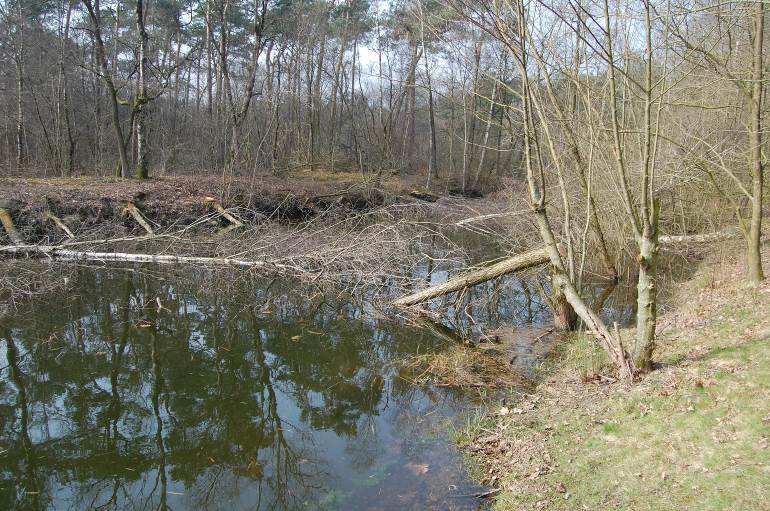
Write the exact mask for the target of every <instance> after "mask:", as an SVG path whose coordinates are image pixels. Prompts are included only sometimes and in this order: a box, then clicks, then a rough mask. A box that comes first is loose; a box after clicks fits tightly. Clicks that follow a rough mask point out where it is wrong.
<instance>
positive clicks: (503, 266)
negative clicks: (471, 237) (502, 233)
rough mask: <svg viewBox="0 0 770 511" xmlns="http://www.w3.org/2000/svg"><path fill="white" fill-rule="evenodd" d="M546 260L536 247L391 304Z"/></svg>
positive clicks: (405, 303)
mask: <svg viewBox="0 0 770 511" xmlns="http://www.w3.org/2000/svg"><path fill="white" fill-rule="evenodd" d="M547 262H548V251H547V250H546V249H545V248H538V249H536V250H531V251H529V252H525V253H523V254H519V255H516V256H513V257H511V258H508V259H505V260H503V261H500V262H499V263H495V264H493V265H491V266H487V267H485V268H481V269H480V270H475V271H471V272H468V273H465V274H463V275H460V276H457V277H455V278H452V279H449V280H447V281H446V282H444V283H442V284H438V285H436V286H431V287H428V288H426V289H423V290H422V291H418V292H416V293H413V294H411V295H407V296H402V297H401V298H399V299H397V300H395V301H394V302H393V305H398V306H402V307H406V306H409V305H415V304H418V303H420V302H424V301H426V300H430V299H432V298H437V297H439V296H442V295H446V294H449V293H452V292H454V291H460V290H462V289H465V288H467V287H472V286H475V285H476V284H481V283H482V282H486V281H487V280H492V279H494V278H497V277H500V276H502V275H506V274H508V273H513V272H516V271H519V270H524V269H526V268H531V267H532V266H538V265H540V264H544V263H547Z"/></svg>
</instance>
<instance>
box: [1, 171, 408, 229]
mask: <svg viewBox="0 0 770 511" xmlns="http://www.w3.org/2000/svg"><path fill="white" fill-rule="evenodd" d="M206 197H213V198H214V199H216V200H217V201H218V202H219V203H220V204H222V205H223V206H224V207H225V208H228V209H230V210H232V211H233V213H235V214H236V215H237V216H238V217H240V218H241V219H242V220H244V221H246V222H251V221H256V220H260V219H264V218H271V219H275V220H279V221H290V222H291V221H300V220H306V219H308V218H311V217H313V216H315V215H317V214H318V213H320V212H323V211H328V210H330V209H335V210H339V211H341V212H357V211H365V210H368V209H371V208H374V207H377V206H380V205H382V204H384V203H385V201H386V200H394V198H395V197H398V191H394V190H384V189H382V188H378V187H375V186H372V185H370V184H368V183H365V182H363V181H362V180H361V179H355V178H352V177H345V176H343V177H336V178H335V179H333V180H332V179H328V180H323V179H321V180H319V179H317V178H312V179H311V178H310V177H305V178H303V177H297V178H292V179H289V180H287V179H281V178H277V177H272V176H268V177H260V178H259V180H251V179H247V178H233V179H227V180H223V179H222V178H221V176H180V177H166V178H163V179H152V180H147V181H138V180H121V179H115V178H47V179H28V178H27V179H21V178H5V179H0V207H5V208H6V209H8V210H9V211H10V212H11V214H12V216H13V218H14V222H16V224H17V227H18V228H19V230H20V231H21V233H22V235H23V236H24V238H25V239H26V240H28V241H30V242H46V241H48V242H50V241H52V240H56V239H58V238H59V237H61V233H60V232H58V230H57V229H56V228H55V226H54V225H53V224H52V223H51V222H45V221H42V220H41V219H42V217H43V213H44V212H46V211H51V212H53V213H54V214H56V215H57V216H58V217H59V218H61V219H62V220H64V222H65V223H66V224H67V225H68V226H69V227H70V228H71V229H72V230H73V231H74V232H75V233H76V234H83V233H88V232H89V231H91V230H93V229H94V228H96V227H97V226H99V225H101V224H110V225H111V226H113V227H114V229H113V232H111V233H110V234H114V235H118V234H141V233H142V232H141V228H140V226H138V225H137V224H136V223H135V222H133V221H132V220H131V219H130V218H128V217H127V216H126V215H124V214H123V209H124V208H125V205H126V204H127V203H128V202H129V201H131V202H133V203H135V204H136V205H137V206H138V207H139V208H140V210H141V211H142V213H143V214H144V216H145V217H147V219H148V220H149V221H150V223H151V224H152V225H154V227H158V228H168V227H171V226H174V225H179V226H184V225H189V224H191V223H192V222H194V221H196V220H198V219H200V218H201V217H202V216H204V215H206V214H207V213H209V212H211V208H210V206H209V205H207V204H206V203H205V202H204V198H206Z"/></svg>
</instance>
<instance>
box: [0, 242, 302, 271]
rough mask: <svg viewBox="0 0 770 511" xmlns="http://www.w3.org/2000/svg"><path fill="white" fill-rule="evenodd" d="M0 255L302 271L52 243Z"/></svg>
mask: <svg viewBox="0 0 770 511" xmlns="http://www.w3.org/2000/svg"><path fill="white" fill-rule="evenodd" d="M0 254H9V255H14V256H27V257H37V258H50V259H57V260H63V261H97V262H129V263H155V264H178V265H182V264H195V265H202V266H231V267H235V268H264V269H266V270H276V271H284V272H291V273H295V274H296V273H306V272H305V271H304V270H302V269H301V268H298V267H296V266H292V265H290V264H286V263H285V262H279V261H250V260H247V259H234V258H229V257H198V256H179V255H168V254H133V253H126V252H86V251H78V250H69V249H65V248H61V247H58V246H52V245H10V246H5V247H0Z"/></svg>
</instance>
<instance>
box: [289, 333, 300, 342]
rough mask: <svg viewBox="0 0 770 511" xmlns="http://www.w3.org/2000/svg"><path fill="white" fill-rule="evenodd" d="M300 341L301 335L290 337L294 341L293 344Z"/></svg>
mask: <svg viewBox="0 0 770 511" xmlns="http://www.w3.org/2000/svg"><path fill="white" fill-rule="evenodd" d="M300 339H302V336H301V335H293V336H292V337H291V340H292V341H294V342H299V340H300Z"/></svg>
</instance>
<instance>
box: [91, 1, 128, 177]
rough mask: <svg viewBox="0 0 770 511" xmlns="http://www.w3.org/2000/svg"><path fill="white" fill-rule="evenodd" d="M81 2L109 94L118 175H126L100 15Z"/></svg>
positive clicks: (124, 147) (121, 133) (114, 91)
mask: <svg viewBox="0 0 770 511" xmlns="http://www.w3.org/2000/svg"><path fill="white" fill-rule="evenodd" d="M83 4H84V5H85V6H86V9H87V10H88V16H89V18H90V19H91V24H92V25H93V27H92V28H93V36H94V44H95V45H96V57H97V59H98V61H99V67H100V68H101V71H102V80H103V81H104V85H105V86H106V87H107V92H108V93H109V96H110V107H111V109H112V129H113V131H114V132H115V138H116V142H117V146H118V156H119V165H120V168H119V172H118V173H119V175H120V176H121V177H126V175H127V172H128V154H127V153H126V146H125V142H124V137H123V128H122V127H121V125H120V107H119V106H118V90H117V88H116V87H115V82H113V74H112V72H111V71H110V67H109V65H108V64H107V54H106V51H105V48H104V40H103V39H102V32H101V17H100V14H99V13H98V12H97V11H96V10H95V9H94V4H93V3H92V2H91V0H83Z"/></svg>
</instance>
